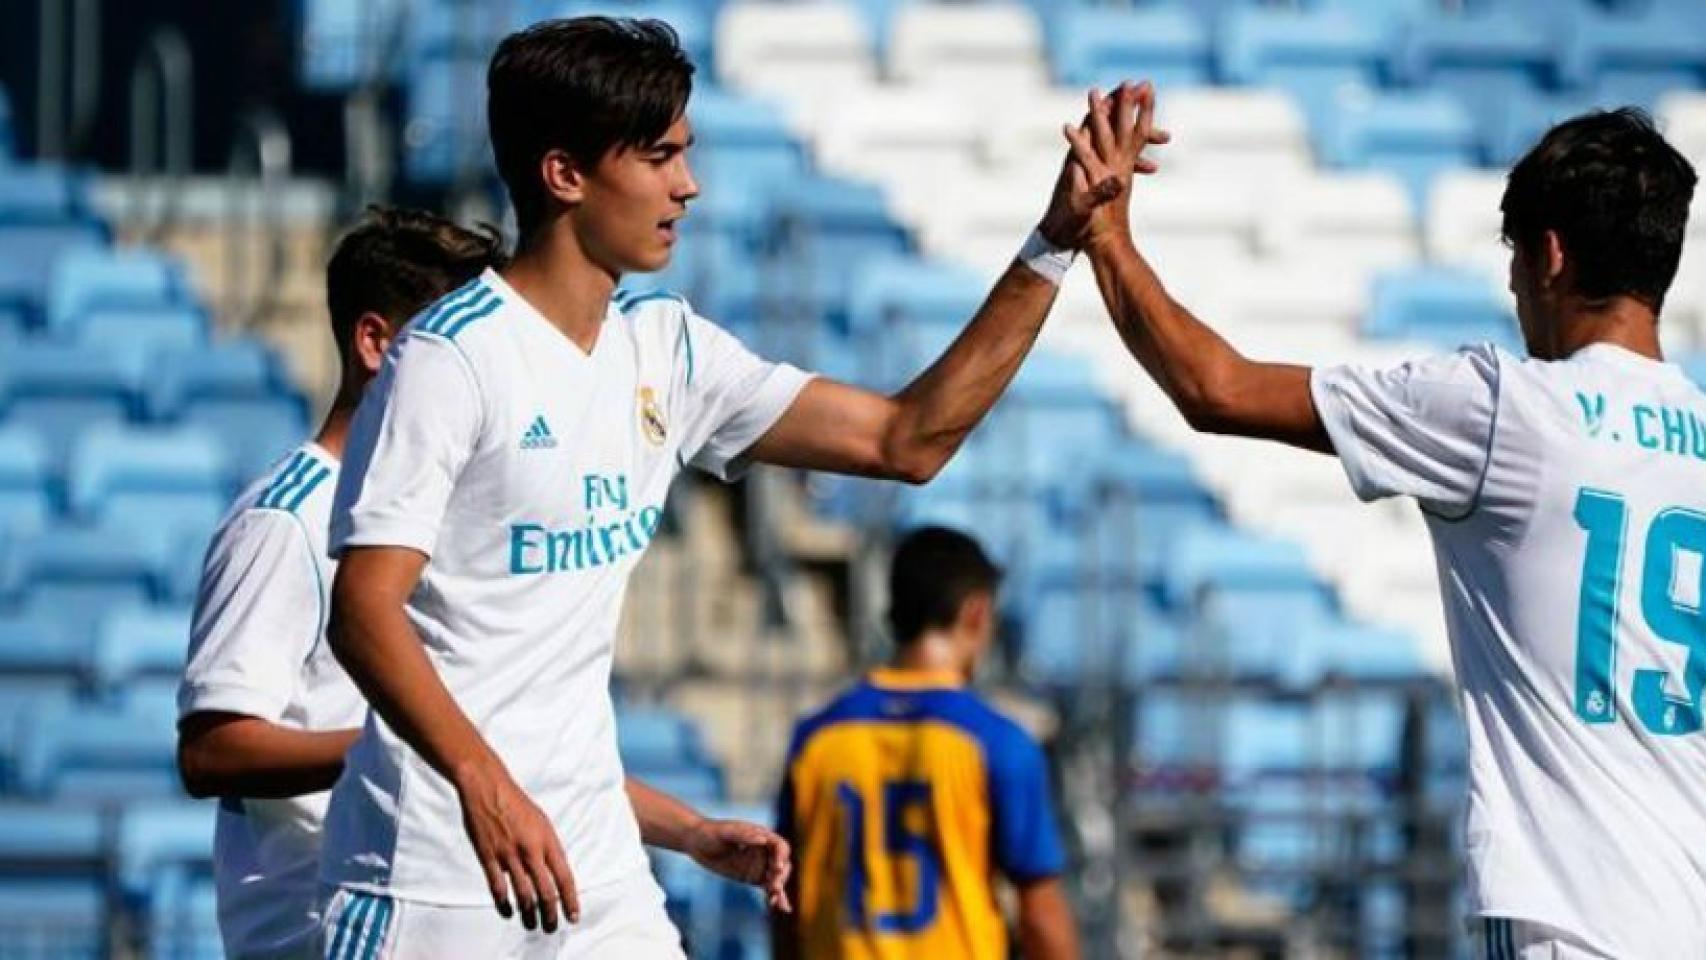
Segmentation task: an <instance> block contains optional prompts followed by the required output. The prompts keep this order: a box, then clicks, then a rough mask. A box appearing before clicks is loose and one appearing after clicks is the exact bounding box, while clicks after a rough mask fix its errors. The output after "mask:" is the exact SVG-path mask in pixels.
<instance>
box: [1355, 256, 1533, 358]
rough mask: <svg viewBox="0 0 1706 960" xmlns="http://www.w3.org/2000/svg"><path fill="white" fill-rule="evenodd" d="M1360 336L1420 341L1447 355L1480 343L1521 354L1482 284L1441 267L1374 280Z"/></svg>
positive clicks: (1500, 308) (1509, 322)
mask: <svg viewBox="0 0 1706 960" xmlns="http://www.w3.org/2000/svg"><path fill="white" fill-rule="evenodd" d="M1364 333H1366V334H1367V335H1369V336H1371V337H1377V338H1383V339H1416V340H1424V341H1426V342H1428V343H1431V344H1434V345H1435V346H1438V347H1440V348H1442V349H1448V350H1450V349H1456V348H1457V347H1460V346H1462V345H1464V344H1466V343H1476V342H1479V341H1483V340H1491V341H1492V342H1494V343H1497V344H1499V345H1500V346H1504V347H1507V348H1510V349H1513V350H1516V349H1520V346H1519V337H1518V335H1517V330H1516V323H1515V318H1514V317H1512V316H1511V314H1510V312H1509V311H1508V310H1507V309H1506V307H1505V305H1504V304H1503V303H1501V302H1500V301H1499V299H1498V296H1497V294H1496V293H1495V292H1494V289H1493V287H1492V285H1491V284H1490V283H1489V282H1488V281H1487V278H1486V277H1484V276H1482V275H1481V274H1478V273H1474V272H1466V271H1461V270H1453V269H1450V268H1443V267H1417V268H1414V269H1411V270H1405V271H1397V272H1393V273H1389V274H1385V275H1383V276H1381V277H1379V278H1378V279H1376V281H1375V284H1374V296H1373V304H1372V305H1371V307H1370V309H1369V313H1368V319H1367V321H1366V322H1365V327H1364Z"/></svg>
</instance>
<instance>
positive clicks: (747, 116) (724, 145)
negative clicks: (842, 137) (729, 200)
mask: <svg viewBox="0 0 1706 960" xmlns="http://www.w3.org/2000/svg"><path fill="white" fill-rule="evenodd" d="M687 109H688V116H689V117H690V118H691V119H692V122H693V135H694V137H695V138H696V139H697V141H698V145H697V146H696V147H695V148H694V158H693V172H694V176H695V177H696V178H697V179H698V180H699V183H700V184H701V186H702V187H703V190H704V199H701V200H699V201H695V203H694V206H695V207H696V208H697V207H700V206H702V205H703V204H704V203H705V201H706V200H710V201H713V202H715V201H717V200H718V199H719V197H718V195H719V194H721V193H723V192H725V191H731V190H732V191H738V192H739V193H740V194H741V197H740V202H741V204H742V205H744V206H749V207H755V206H756V204H754V203H753V202H752V200H751V199H750V198H752V197H754V196H755V195H756V194H757V193H758V192H759V190H760V188H762V187H763V186H764V185H766V184H769V183H774V182H776V181H779V180H786V179H790V178H792V177H798V176H802V175H804V174H805V172H806V167H807V163H806V156H805V152H804V150H803V149H802V148H801V146H800V143H799V141H798V140H796V139H795V137H794V134H793V132H792V131H791V130H790V129H789V127H788V121H787V118H786V117H784V116H783V115H782V111H781V109H780V108H779V107H778V106H776V105H775V104H774V103H771V102H770V101H768V100H762V99H758V98H755V97H749V96H742V95H739V94H736V93H733V92H730V91H728V90H725V89H723V88H721V87H708V88H706V89H703V90H695V91H694V93H693V99H692V100H691V101H690V102H689V103H688V107H687ZM754 212H755V213H756V212H757V211H756V210H755V211H754ZM698 215H699V214H698V212H697V210H696V211H695V214H694V216H695V217H697V216H698Z"/></svg>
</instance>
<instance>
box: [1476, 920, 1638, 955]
mask: <svg viewBox="0 0 1706 960" xmlns="http://www.w3.org/2000/svg"><path fill="white" fill-rule="evenodd" d="M1469 939H1470V940H1471V941H1472V942H1471V945H1470V949H1469V955H1470V956H1471V957H1474V958H1476V960H1613V958H1612V957H1610V956H1608V955H1607V954H1604V953H1601V952H1600V951H1598V950H1595V949H1594V948H1593V947H1590V946H1588V945H1587V944H1585V943H1582V942H1581V941H1580V940H1578V939H1576V937H1574V936H1573V935H1571V934H1569V933H1566V932H1565V931H1563V930H1559V929H1558V928H1557V927H1549V926H1547V925H1546V924H1543V923H1532V922H1530V921H1527V920H1513V919H1510V918H1509V917H1476V918H1474V919H1472V920H1470V921H1469Z"/></svg>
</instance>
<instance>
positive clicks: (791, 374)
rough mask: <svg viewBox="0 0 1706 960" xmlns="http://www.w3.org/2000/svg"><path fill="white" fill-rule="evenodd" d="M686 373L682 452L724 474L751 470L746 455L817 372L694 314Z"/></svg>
mask: <svg viewBox="0 0 1706 960" xmlns="http://www.w3.org/2000/svg"><path fill="white" fill-rule="evenodd" d="M680 351H681V353H682V356H681V357H680V361H681V363H680V369H681V370H682V371H683V374H684V376H685V377H686V381H687V382H686V388H687V389H686V396H687V403H686V405H685V413H686V421H685V424H684V426H685V432H684V433H683V435H682V441H681V456H682V459H683V460H684V461H685V462H688V463H691V464H693V465H694V466H695V467H698V468H699V469H701V470H704V471H706V472H707V473H710V474H713V475H715V476H717V477H719V478H720V479H723V480H729V479H732V478H734V477H737V476H739V475H740V473H741V472H742V471H743V470H744V469H745V466H746V464H745V463H744V462H743V458H742V456H741V455H742V454H744V453H745V452H746V451H747V448H749V447H751V446H752V445H753V443H755V442H757V440H758V438H759V437H762V436H763V435H764V433H765V431H767V430H769V429H770V428H771V427H772V426H774V425H775V424H776V421H778V420H780V419H781V418H782V415H783V414H784V413H786V412H787V411H788V407H789V406H790V405H792V404H793V402H794V398H795V397H798V396H799V394H800V391H801V390H802V389H804V388H805V385H806V383H807V381H809V380H810V379H811V377H810V376H809V375H808V374H806V373H805V372H803V371H801V370H799V369H798V368H796V367H793V366H790V365H789V364H786V363H771V362H769V361H766V360H762V359H760V358H758V357H757V356H755V355H754V354H753V353H752V351H750V350H748V349H747V348H746V346H745V345H743V344H742V343H741V342H740V341H739V340H737V339H735V338H734V337H733V336H731V335H730V334H729V333H727V332H726V331H724V330H723V329H722V328H721V327H718V326H717V325H716V324H714V323H711V322H710V321H708V320H706V319H704V318H703V317H700V316H699V315H698V314H695V313H693V312H692V311H691V310H688V311H686V312H685V316H684V318H683V320H682V330H681V345H680Z"/></svg>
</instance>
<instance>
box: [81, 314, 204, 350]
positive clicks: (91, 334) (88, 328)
mask: <svg viewBox="0 0 1706 960" xmlns="http://www.w3.org/2000/svg"><path fill="white" fill-rule="evenodd" d="M73 326H74V328H75V330H76V336H77V339H78V341H79V342H80V343H88V344H104V345H106V346H107V348H108V349H111V350H114V351H117V352H121V353H127V354H131V355H132V356H133V359H132V360H131V361H130V362H132V363H146V362H147V361H149V360H151V359H152V358H153V357H154V356H155V355H156V354H157V353H159V352H161V351H163V350H187V349H190V348H192V347H196V346H200V345H202V344H205V343H206V342H207V337H208V331H209V329H210V326H209V324H208V319H207V312H206V311H204V310H202V309H201V308H200V307H197V306H195V305H193V304H187V303H186V304H173V305H161V306H153V307H117V306H113V307H97V308H95V309H91V310H88V311H86V312H85V313H84V314H83V316H82V317H81V318H80V319H78V320H76V321H74V323H73Z"/></svg>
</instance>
